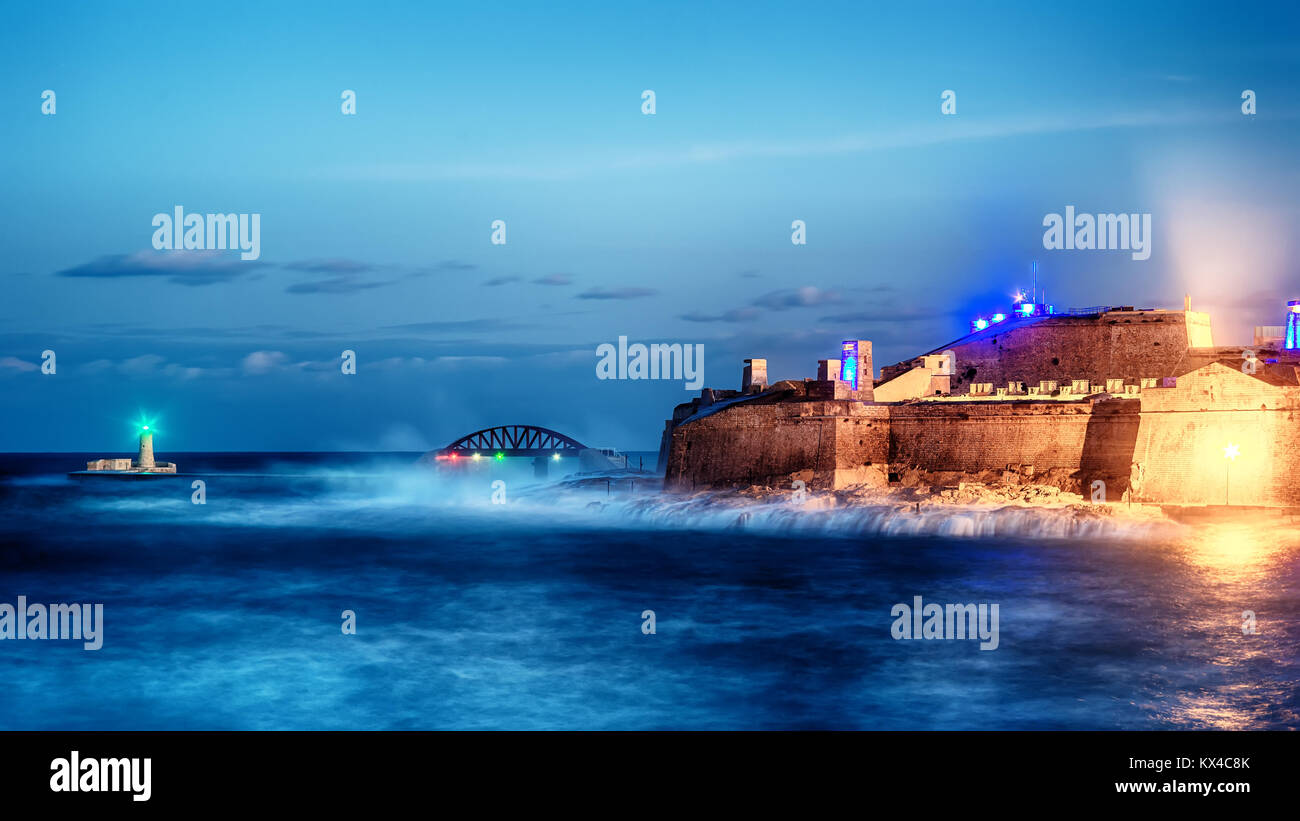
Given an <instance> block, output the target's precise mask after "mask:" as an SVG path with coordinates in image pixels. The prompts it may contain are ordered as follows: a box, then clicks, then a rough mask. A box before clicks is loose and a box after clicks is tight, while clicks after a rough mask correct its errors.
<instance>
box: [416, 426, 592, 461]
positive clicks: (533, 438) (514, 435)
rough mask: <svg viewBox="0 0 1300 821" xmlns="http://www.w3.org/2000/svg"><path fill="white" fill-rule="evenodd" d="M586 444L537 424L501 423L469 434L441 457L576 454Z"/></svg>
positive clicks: (441, 451) (583, 448)
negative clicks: (460, 455) (455, 455)
mask: <svg viewBox="0 0 1300 821" xmlns="http://www.w3.org/2000/svg"><path fill="white" fill-rule="evenodd" d="M586 449H587V446H586V445H584V444H582V443H581V442H579V441H578V440H577V439H574V438H573V437H572V436H565V435H564V434H563V433H558V432H556V431H553V430H550V429H549V428H539V427H537V426H535V425H501V426H499V427H495V428H484V429H483V430H476V431H474V432H473V433H468V434H466V435H464V436H462V437H460V438H459V439H457V440H456V441H455V442H452V443H451V444H450V445H448V446H447V447H445V448H442V449H441V450H439V451H436V453H437V455H439V456H450V455H452V454H475V453H480V454H482V455H483V456H496V454H498V453H500V454H501V455H502V456H552V455H554V454H557V453H558V454H560V455H561V456H577V455H578V451H580V450H586Z"/></svg>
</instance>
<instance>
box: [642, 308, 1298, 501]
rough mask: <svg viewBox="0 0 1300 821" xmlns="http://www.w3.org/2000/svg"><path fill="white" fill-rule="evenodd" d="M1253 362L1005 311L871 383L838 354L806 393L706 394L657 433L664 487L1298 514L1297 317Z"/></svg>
mask: <svg viewBox="0 0 1300 821" xmlns="http://www.w3.org/2000/svg"><path fill="white" fill-rule="evenodd" d="M1286 322H1287V324H1286V325H1285V326H1261V327H1258V328H1256V332H1255V339H1254V341H1253V342H1254V344H1252V345H1250V346H1227V347H1221V346H1216V345H1215V344H1214V342H1213V338H1212V333H1211V326H1210V318H1209V316H1208V315H1207V314H1205V313H1201V312H1197V311H1193V310H1191V304H1190V299H1187V300H1185V301H1184V309H1183V310H1181V311H1177V310H1156V309H1137V308H1134V307H1131V306H1119V307H1110V306H1099V307H1095V308H1087V309H1081V310H1077V311H1066V312H1056V311H1055V310H1054V309H1053V308H1052V307H1050V306H1045V305H1034V304H1032V303H1028V302H1018V303H1017V304H1016V305H1014V306H1013V307H1012V309H1011V310H1009V311H1008V312H1007V313H1005V314H1002V313H999V314H995V315H993V316H992V317H990V318H981V319H978V320H976V321H974V322H972V324H971V332H970V333H969V334H967V335H966V336H964V337H962V338H961V339H958V340H956V341H955V342H952V343H950V344H949V345H946V346H943V347H941V348H936V349H934V350H931V351H928V352H926V353H923V354H921V355H919V356H917V357H915V358H913V359H910V360H906V361H903V362H899V363H896V364H893V365H887V366H885V367H883V368H881V369H880V378H879V379H873V376H874V371H873V364H872V354H871V343H870V342H869V341H866V340H849V341H846V342H845V343H843V346H842V351H841V357H840V358H839V359H826V360H822V361H821V362H820V363H819V366H818V373H817V378H816V379H811V378H808V379H803V380H797V381H796V380H786V381H779V382H776V383H774V384H771V385H769V384H767V368H766V360H763V359H752V360H746V367H745V370H744V376H743V378H742V384H741V388H740V390H738V391H737V390H715V389H710V388H705V389H704V390H702V391H701V393H700V396H699V397H697V398H695V399H693V400H692V401H690V402H687V403H684V404H682V405H678V406H677V408H676V409H675V410H674V412H673V416H672V418H671V419H669V420H668V421H667V423H666V425H665V429H664V433H663V438H662V442H661V446H660V457H659V461H660V464H661V465H664V466H665V477H664V482H665V487H667V488H669V489H672V490H678V491H683V490H684V491H690V490H693V489H701V488H713V487H733V486H753V485H758V486H767V487H773V488H789V487H791V483H792V482H794V481H796V480H802V481H804V482H805V484H806V486H807V487H809V488H816V489H823V490H836V489H843V488H850V487H870V488H884V487H890V486H895V487H919V486H929V487H936V486H938V487H948V486H953V485H958V486H960V485H961V484H962V483H983V484H986V485H999V484H1004V485H1050V486H1054V487H1056V488H1059V489H1060V490H1062V491H1070V492H1076V493H1080V494H1082V495H1083V496H1085V497H1088V496H1089V495H1090V494H1091V495H1092V498H1094V499H1096V498H1097V497H1096V489H1097V488H1098V487H1100V488H1102V493H1103V494H1104V498H1105V499H1106V500H1109V501H1130V502H1149V503H1155V504H1175V505H1179V504H1181V505H1225V504H1228V505H1250V506H1265V507H1287V508H1289V507H1300V483H1297V482H1296V481H1294V478H1293V475H1294V473H1295V471H1296V468H1297V467H1300V427H1297V424H1296V423H1297V420H1298V419H1300V376H1298V374H1300V370H1298V368H1300V351H1297V350H1296V341H1297V340H1296V336H1297V325H1298V323H1300V301H1295V302H1292V303H1290V304H1289V305H1288V306H1287V315H1286Z"/></svg>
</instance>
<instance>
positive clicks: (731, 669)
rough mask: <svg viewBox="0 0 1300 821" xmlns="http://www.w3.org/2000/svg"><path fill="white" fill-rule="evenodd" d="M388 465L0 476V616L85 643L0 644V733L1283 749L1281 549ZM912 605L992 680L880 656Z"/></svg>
mask: <svg viewBox="0 0 1300 821" xmlns="http://www.w3.org/2000/svg"><path fill="white" fill-rule="evenodd" d="M417 455H418V454H383V455H367V454H245V455H233V454H175V459H176V461H177V462H178V463H179V464H180V466H181V469H182V470H184V471H186V472H187V474H194V475H182V476H178V477H174V478H160V479H152V480H113V479H105V478H102V477H96V478H92V479H71V478H68V477H67V476H66V475H65V474H66V471H68V470H75V469H77V468H79V467H82V466H83V463H84V459H82V458H81V457H80V456H79V455H75V454H74V455H69V454H53V455H51V454H46V455H31V454H14V455H5V456H0V472H2V475H0V602H9V603H11V604H12V603H15V602H16V600H17V597H18V596H19V595H25V596H27V599H28V601H29V602H46V603H49V602H102V603H103V604H104V620H105V624H104V646H103V649H101V650H99V651H94V652H88V651H85V650H83V649H82V647H81V643H80V642H76V641H33V640H25V641H12V640H5V641H0V676H3V677H4V681H5V682H6V692H5V696H4V697H3V698H2V699H0V727H2V728H6V729H36V728H70V729H72V728H76V729H80V728H86V729H189V728H194V729H206V728H259V729H272V728H275V729H290V728H342V729H366V728H397V729H401V728H411V729H415V728H510V729H515V728H518V729H532V728H564V729H569V728H573V729H640V728H669V729H671V728H683V729H696V728H699V729H703V728H747V727H757V728H891V729H892V728H899V729H903V728H918V729H960V728H972V729H998V728H1057V727H1063V728H1079V729H1083V728H1139V729H1140V728H1244V727H1265V728H1283V727H1291V728H1294V727H1300V695H1297V692H1298V690H1300V687H1298V686H1297V683H1298V682H1300V659H1298V655H1300V653H1298V650H1297V648H1298V647H1300V641H1298V639H1300V625H1298V616H1300V594H1298V593H1297V592H1296V591H1297V590H1298V589H1300V588H1298V587H1297V581H1300V578H1297V577H1298V576H1300V572H1298V570H1297V568H1298V567H1300V549H1298V548H1297V544H1296V542H1295V540H1294V539H1293V538H1292V537H1291V527H1290V526H1289V523H1282V522H1275V523H1274V524H1273V525H1272V526H1271V527H1263V526H1252V527H1246V526H1244V525H1216V526H1212V527H1210V526H1207V527H1195V528H1193V527H1185V526H1179V525H1173V524H1170V523H1167V522H1155V521H1147V520H1141V519H1133V520H1129V519H1122V518H1114V519H1107V518H1105V517H1080V516H1078V515H1076V514H1074V513H1071V512H1070V511H1068V510H1030V509H1024V508H963V509H960V510H944V509H939V508H937V507H932V508H925V509H920V510H915V509H909V508H908V507H907V506H901V505H889V504H880V505H860V506H852V507H850V506H845V505H843V504H838V505H836V504H832V503H830V502H829V500H828V499H827V498H826V497H819V496H814V497H813V501H812V502H811V503H810V504H809V505H808V506H807V507H806V508H802V509H797V508H795V507H793V506H792V505H791V504H789V503H788V502H787V501H785V500H783V499H782V500H776V501H762V500H756V499H746V498H743V497H740V496H737V495H736V494H728V493H713V494H696V495H691V496H664V495H662V494H660V492H659V491H658V489H657V484H658V483H657V481H656V480H653V479H646V478H636V479H634V480H630V479H629V478H628V477H626V476H622V477H611V478H610V479H609V481H608V482H606V481H605V479H603V478H599V477H587V478H586V479H584V480H577V479H572V478H570V479H568V480H566V478H565V475H566V474H569V473H571V472H572V471H573V470H575V469H576V467H575V466H574V465H571V464H564V465H558V466H555V467H553V468H552V470H551V473H550V475H549V476H548V477H546V478H545V479H540V478H537V477H535V476H534V475H533V471H532V467H531V464H530V463H529V462H527V461H524V460H520V461H518V462H507V463H505V464H486V465H481V466H476V467H475V468H473V469H470V470H466V471H461V472H457V473H452V474H448V473H438V472H434V471H431V470H430V469H427V468H424V467H420V466H416V465H415V464H414V462H415V458H416V456H417ZM651 462H653V458H650V459H649V460H648V462H647V465H649V463H651ZM194 478H202V479H203V480H204V481H205V482H206V484H207V487H206V493H207V504H205V505H194V504H191V501H190V497H191V493H192V492H193V491H192V490H191V487H190V482H191V481H192V480H193V479H194ZM498 479H500V480H502V481H504V482H505V483H506V484H505V504H494V503H493V502H492V494H493V490H494V489H493V487H492V482H493V481H495V480H498ZM914 596H922V597H923V598H924V600H925V601H926V602H933V603H997V604H999V605H1000V613H1001V618H1000V641H999V646H998V649H997V650H994V651H981V650H980V649H979V646H978V644H979V643H978V641H963V640H957V641H941V640H927V641H920V640H913V641H906V640H904V641H896V640H894V639H893V638H892V637H891V634H890V626H891V624H892V622H893V618H892V617H891V615H890V611H891V608H892V607H893V605H895V604H896V603H908V604H911V603H912V601H913V597H914ZM344 610H352V611H354V612H355V613H356V619H357V634H356V635H352V636H347V635H343V634H342V633H341V631H340V625H341V623H342V622H341V618H340V614H341V613H342V611H344ZM644 610H653V611H655V614H656V622H657V624H656V629H657V632H656V634H654V635H644V634H643V633H642V632H641V625H642V619H641V614H642V612H643V611H644ZM1245 610H1251V611H1254V612H1255V613H1256V614H1257V619H1258V633H1257V634H1255V635H1243V633H1242V629H1241V627H1242V621H1243V619H1242V613H1243V611H1245Z"/></svg>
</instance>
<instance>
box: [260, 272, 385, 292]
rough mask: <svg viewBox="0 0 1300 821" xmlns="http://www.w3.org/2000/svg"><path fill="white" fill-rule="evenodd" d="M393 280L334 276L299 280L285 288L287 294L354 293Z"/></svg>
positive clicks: (382, 285)
mask: <svg viewBox="0 0 1300 821" xmlns="http://www.w3.org/2000/svg"><path fill="white" fill-rule="evenodd" d="M392 284H393V283H392V281H391V280H388V281H384V282H366V281H364V280H360V279H357V278H356V277H346V276H345V277H333V278H332V279H321V280H317V281H316V282H298V283H295V284H293V285H290V286H289V287H288V288H285V289H284V291H285V293H287V294H353V293H356V292H357V291H367V290H370V289H371V288H382V287H384V286H385V285H392Z"/></svg>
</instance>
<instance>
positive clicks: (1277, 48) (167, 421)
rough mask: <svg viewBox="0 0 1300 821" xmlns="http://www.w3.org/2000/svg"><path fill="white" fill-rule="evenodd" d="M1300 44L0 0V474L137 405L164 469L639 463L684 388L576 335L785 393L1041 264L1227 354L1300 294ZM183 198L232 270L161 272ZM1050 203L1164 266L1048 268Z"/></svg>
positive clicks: (759, 19)
mask: <svg viewBox="0 0 1300 821" xmlns="http://www.w3.org/2000/svg"><path fill="white" fill-rule="evenodd" d="M1298 22H1300V12H1296V11H1294V10H1292V9H1288V8H1287V6H1286V5H1283V4H1278V5H1274V6H1269V5H1263V6H1259V7H1254V8H1252V9H1250V10H1249V11H1247V10H1243V9H1240V8H1233V7H1228V6H1226V5H1222V6H1218V7H1216V6H1212V5H1200V4H1186V3H1178V4H1174V3H1167V4H1166V3H1160V4H1141V7H1135V4H1131V3H1129V4H1121V3H1115V4H1104V3H1102V4H1089V5H1088V6H1087V7H1086V8H1085V7H1080V6H1077V5H1076V6H1069V7H1064V6H1060V5H1059V4H1042V3H1034V4H1030V3H1023V4H996V3H995V4H980V5H979V6H978V7H976V6H974V5H971V4H951V5H947V4H940V5H926V4H889V5H887V6H882V7H879V8H873V7H871V6H870V5H868V4H860V3H854V4H847V3H846V4H813V5H812V6H811V7H809V4H764V3H743V4H742V3H736V4H708V3H681V4H674V3H653V4H649V3H647V4H640V5H633V4H595V3H592V4H577V3H554V4H524V3H519V4H512V3H499V4H492V5H491V6H486V5H482V4H425V3H419V4H417V3H410V4H396V3H381V4H373V5H367V6H356V5H343V4H328V3H325V4H321V3H313V4H300V5H294V4H288V3H284V4H278V3H277V4H243V3H226V4H222V5H220V6H218V7H189V8H187V7H183V6H176V5H173V4H168V5H158V4H146V3H133V4H127V3H120V4H98V5H96V6H94V7H87V6H84V5H82V4H57V3H50V4H23V5H17V4H13V3H6V5H5V23H6V24H5V26H4V27H3V33H0V44H2V45H3V48H0V78H2V79H0V104H2V105H3V111H2V112H0V122H2V124H3V125H2V127H0V149H2V150H0V174H3V178H4V180H5V184H4V188H3V190H4V194H3V198H2V199H0V248H3V251H4V254H3V258H2V259H0V281H2V283H3V291H0V293H3V298H0V392H2V395H3V396H4V401H3V403H0V423H3V424H0V450H6V451H9V450H24V451H40V450H91V451H101V450H103V451H106V452H111V451H114V450H123V449H127V448H129V447H130V429H129V427H128V426H127V423H128V422H129V421H131V420H132V419H134V418H135V417H136V416H137V415H138V413H139V412H140V411H145V412H147V413H150V414H153V415H156V416H157V417H158V418H159V421H160V429H161V432H160V437H159V442H158V445H157V447H158V450H159V452H160V453H163V452H166V451H168V450H202V449H220V450H239V449H248V450H275V449H286V450H314V449H338V448H349V449H351V448H356V449H370V448H383V449H389V448H396V449H420V448H424V447H437V446H440V445H442V444H445V443H447V442H448V441H450V440H452V439H454V438H456V437H457V436H458V435H460V434H462V433H465V432H468V431H470V430H474V429H477V428H481V427H486V426H489V425H493V424H503V423H516V422H525V423H533V424H540V425H545V426H549V427H554V428H556V429H558V430H561V431H563V432H565V433H569V434H571V435H574V436H575V437H577V438H579V439H582V440H583V441H585V442H587V443H588V444H592V445H599V446H615V447H620V448H626V449H641V448H646V449H653V448H654V447H656V446H657V443H658V435H659V432H660V431H661V429H662V426H663V420H664V419H665V418H667V417H668V416H669V414H670V413H671V410H672V407H673V405H674V404H676V403H678V402H681V401H684V400H685V399H687V398H688V397H689V395H690V394H689V393H688V392H687V391H686V390H684V389H683V387H682V384H681V383H680V382H649V381H622V382H619V381H599V380H597V379H596V377H595V363H596V361H597V357H596V353H595V351H596V348H597V346H598V345H600V344H601V343H603V342H614V341H616V339H617V337H618V336H620V335H623V336H627V337H629V338H630V339H631V340H632V341H642V342H656V341H659V342H682V343H698V344H703V345H704V346H705V377H706V378H705V382H706V384H708V385H711V386H716V387H738V386H739V381H740V371H741V367H742V365H741V360H743V359H744V358H746V357H750V356H765V357H766V358H767V359H768V360H769V363H770V364H769V371H770V375H771V376H772V378H774V379H776V378H801V377H804V376H813V375H815V370H816V360H817V359H818V358H825V357H828V356H834V355H836V353H837V350H838V342H839V340H841V339H845V338H855V337H857V338H865V339H871V340H873V342H874V343H875V349H876V364H877V367H879V365H881V364H887V363H890V362H893V361H897V360H899V359H902V358H905V357H908V356H911V355H914V354H916V353H918V352H920V351H923V350H928V349H930V348H933V347H936V346H938V345H941V344H943V343H945V342H947V341H949V340H951V339H953V338H955V337H957V336H959V335H960V334H961V333H962V332H963V329H964V328H965V325H966V322H967V319H968V318H969V316H970V315H972V314H973V313H976V312H980V311H987V310H992V309H994V308H997V307H999V306H1000V305H1002V304H1005V303H1006V301H1007V295H1008V294H1009V293H1011V292H1012V291H1013V290H1014V289H1015V288H1016V287H1017V286H1028V284H1029V275H1028V272H1029V270H1030V267H1031V264H1032V262H1033V261H1034V260H1037V261H1038V263H1039V271H1040V273H1039V283H1040V287H1044V288H1046V290H1047V295H1048V297H1049V300H1050V301H1051V302H1053V303H1055V304H1056V305H1058V306H1062V307H1069V306H1084V305H1097V304H1134V305H1142V306H1150V307H1179V306H1180V305H1181V302H1182V295H1183V293H1184V292H1187V291H1190V292H1191V293H1192V296H1193V301H1194V302H1195V305H1196V307H1198V308H1202V309H1208V310H1211V311H1212V312H1213V314H1214V320H1215V331H1216V341H1218V342H1222V343H1225V344H1226V343H1231V342H1248V341H1249V337H1250V331H1251V328H1252V327H1253V326H1254V325H1259V324H1277V323H1279V322H1280V321H1281V316H1282V311H1281V306H1282V305H1283V304H1284V302H1285V300H1286V299H1289V298H1298V297H1300V283H1297V281H1296V279H1297V277H1296V273H1297V269H1296V266H1295V264H1294V262H1293V260H1294V259H1295V257H1296V251H1297V248H1296V247H1295V246H1296V240H1295V239H1294V237H1295V236H1296V233H1297V232H1296V230H1295V228H1296V225H1297V216H1298V215H1297V195H1296V191H1298V190H1300V185H1298V183H1300V179H1298V177H1300V174H1298V171H1300V149H1297V147H1296V146H1298V145H1300V139H1297V130H1298V129H1300V117H1298V116H1297V114H1298V113H1300V82H1297V79H1296V78H1297V77H1300V71H1298V69H1300V39H1297V35H1296V34H1295V32H1296V31H1297V23H1298ZM45 89H52V90H54V91H55V92H56V94H57V113H56V114H55V115H53V116H44V115H42V114H41V110H40V109H41V92H42V91H43V90H45ZM344 89H352V90H354V91H355V92H356V94H357V114H356V115H355V116H344V115H342V114H341V113H340V93H341V92H342V91H343V90H344ZM644 89H653V90H654V91H655V93H656V104H657V110H656V113H655V114H654V115H653V116H646V115H643V114H642V113H641V92H642V91H643V90H644ZM945 89H952V90H954V91H955V92H956V94H957V113H956V114H955V115H953V116H944V115H942V114H941V113H940V94H941V92H943V91H944V90H945ZM1243 89H1251V90H1253V91H1255V93H1256V95H1257V105H1258V113H1257V114H1255V115H1254V116H1245V115H1243V114H1242V112H1241V108H1240V107H1241V92H1242V90H1243ZM176 205H181V206H183V207H184V208H185V209H186V210H187V211H188V212H201V213H208V212H222V213H258V214H260V215H261V257H260V259H258V260H256V261H252V262H241V261H240V260H239V259H238V254H237V253H224V252H218V253H214V254H208V255H199V256H198V257H194V256H190V257H189V258H188V259H186V258H185V257H186V255H185V254H173V255H170V256H169V255H166V253H165V252H158V251H154V250H153V248H152V247H151V245H150V240H151V237H152V234H153V228H152V225H151V220H152V217H153V215H154V214H156V213H160V212H166V213H170V212H171V210H172V208H173V207H174V206H176ZM1066 205H1074V206H1076V208H1077V209H1079V210H1080V211H1086V212H1092V213H1097V212H1139V213H1150V214H1151V215H1152V224H1153V253H1152V255H1151V258H1150V259H1149V260H1146V261H1135V260H1132V259H1131V258H1130V256H1129V254H1127V253H1124V252H1111V251H1049V250H1045V249H1044V248H1043V245H1042V235H1043V230H1044V229H1043V227H1042V220H1043V217H1044V215H1045V214H1048V213H1053V212H1057V213H1059V212H1062V211H1063V210H1064V208H1065V206H1066ZM496 219H502V220H505V221H506V223H507V243H506V244H505V245H504V246H494V245H492V244H491V243H490V234H491V231H490V224H491V222H492V221H493V220H496ZM795 219H802V220H804V221H805V222H806V223H807V226H808V229H807V230H808V243H807V245H804V246H794V245H792V244H791V242H790V224H791V221H792V220H795ZM46 349H50V350H54V351H55V352H56V355H57V364H58V372H57V373H56V374H54V375H52V376H51V375H44V374H42V373H41V372H40V370H39V367H38V366H39V363H40V361H41V352H42V351H43V350H46ZM344 349H351V350H355V351H356V352H357V355H358V372H357V374H356V375H355V376H344V375H342V374H341V373H340V372H339V368H338V363H339V357H340V354H341V352H342V351H343V350H344Z"/></svg>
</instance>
